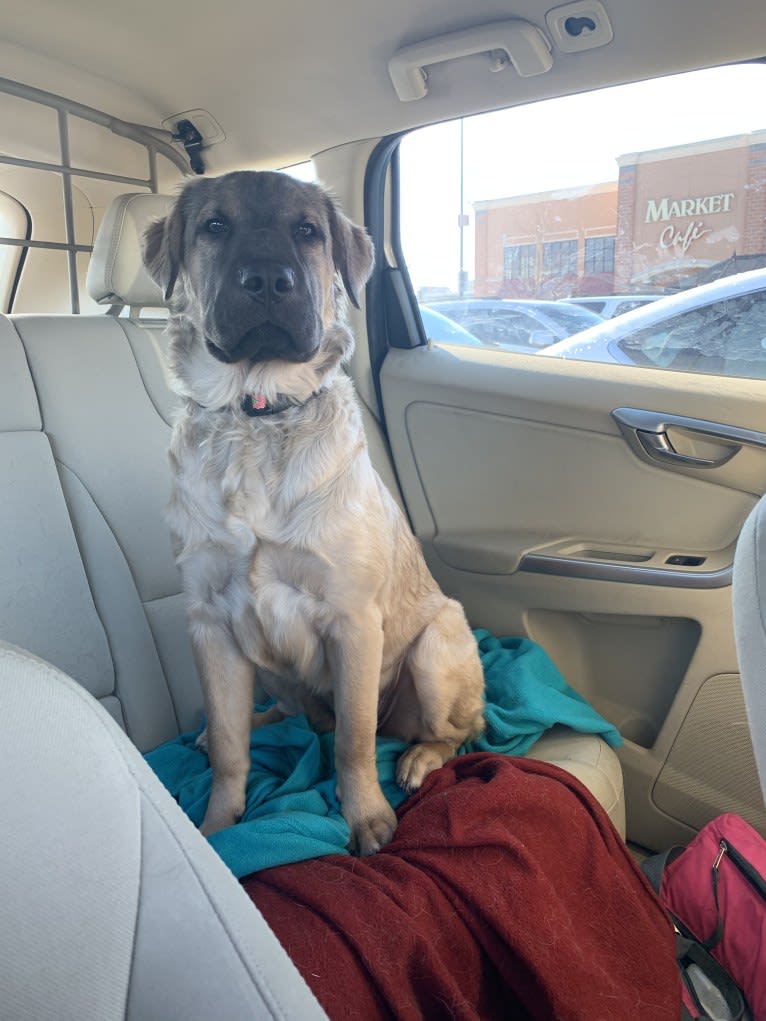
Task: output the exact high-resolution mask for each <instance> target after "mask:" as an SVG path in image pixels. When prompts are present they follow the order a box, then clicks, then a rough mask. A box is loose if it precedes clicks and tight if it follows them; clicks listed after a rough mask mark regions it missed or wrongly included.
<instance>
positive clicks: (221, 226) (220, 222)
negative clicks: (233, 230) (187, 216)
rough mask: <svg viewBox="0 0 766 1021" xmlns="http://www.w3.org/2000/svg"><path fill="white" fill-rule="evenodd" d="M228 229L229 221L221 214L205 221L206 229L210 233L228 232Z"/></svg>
mask: <svg viewBox="0 0 766 1021" xmlns="http://www.w3.org/2000/svg"><path fill="white" fill-rule="evenodd" d="M228 230H229V225H228V223H227V222H226V220H224V219H222V218H221V217H220V216H213V217H212V218H211V219H209V220H206V221H205V231H206V232H207V233H208V234H226V233H227V232H228Z"/></svg>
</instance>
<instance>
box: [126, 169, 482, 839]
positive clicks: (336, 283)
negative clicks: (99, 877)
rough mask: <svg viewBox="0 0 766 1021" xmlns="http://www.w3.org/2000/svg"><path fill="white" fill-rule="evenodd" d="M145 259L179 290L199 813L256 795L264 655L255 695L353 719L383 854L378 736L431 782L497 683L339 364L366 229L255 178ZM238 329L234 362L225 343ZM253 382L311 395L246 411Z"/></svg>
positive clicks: (175, 523) (177, 351)
mask: <svg viewBox="0 0 766 1021" xmlns="http://www.w3.org/2000/svg"><path fill="white" fill-rule="evenodd" d="M211 217H212V218H213V219H215V217H219V218H220V219H221V220H223V221H225V222H226V223H227V224H230V228H229V229H228V232H227V233H226V235H225V236H224V237H219V236H218V234H215V235H211V234H210V227H209V226H206V225H209V224H210V219H211ZM305 223H309V224H311V225H312V226H313V227H315V228H316V236H315V237H313V238H312V239H311V242H310V243H308V242H307V239H306V238H304V237H303V233H305V230H304V229H303V228H300V227H296V225H301V224H305ZM216 229H217V228H216ZM264 253H265V254H264ZM145 258H146V262H147V266H148V267H149V270H150V272H151V273H152V275H153V277H154V278H155V279H156V280H157V281H158V282H159V283H161V285H162V286H163V287H165V288H166V290H167V291H168V293H169V294H172V295H173V307H174V310H173V314H172V315H171V321H170V326H169V330H170V336H171V361H172V369H173V372H174V376H175V380H176V388H177V390H178V392H179V393H180V394H181V395H182V396H183V397H185V398H186V400H185V401H184V402H183V407H182V409H181V412H180V415H179V418H178V421H177V423H176V426H175V429H174V432H173V437H172V443H171V451H170V459H171V465H172V469H173V481H174V486H173V496H172V500H171V504H170V508H169V520H170V525H171V529H172V532H173V534H174V538H175V543H176V553H177V560H178V563H179V565H180V568H181V571H182V574H183V582H184V588H185V591H186V594H187V598H188V610H189V622H190V630H191V636H192V641H193V645H194V650H195V656H196V660H197V664H198V667H199V672H200V676H201V679H202V684H203V688H204V695H205V704H206V711H207V716H208V727H207V735H206V737H207V746H208V750H209V755H210V760H211V764H212V768H213V789H212V793H211V797H210V802H209V805H208V809H207V813H206V816H205V820H204V822H203V825H202V830H203V832H205V833H208V834H209V833H212V832H214V831H216V830H218V829H220V828H222V827H225V826H229V825H231V824H233V823H234V822H235V821H236V820H237V819H238V818H239V816H240V815H241V813H242V811H243V809H244V799H245V779H246V776H247V772H248V766H249V762H248V744H249V732H250V729H251V726H252V725H253V724H254V723H258V722H261V721H258V720H254V719H253V717H252V707H253V698H254V680H255V674H256V671H257V682H258V685H257V693H258V694H259V695H263V694H264V693H266V694H269V695H271V696H273V698H274V699H276V700H277V706H278V708H277V710H276V711H274V710H272V711H270V714H269V716H268V719H267V721H265V722H271V721H272V720H274V719H275V718H278V716H279V714H281V713H285V714H291V713H296V712H307V713H308V714H309V716H310V718H311V719H312V721H313V722H314V724H315V725H316V726H317V727H318V728H320V729H321V728H326V727H328V726H332V725H333V719H334V722H335V727H336V743H335V747H336V767H337V775H338V793H339V797H340V799H341V804H342V809H343V814H344V817H345V818H346V820H347V822H348V824H349V827H350V830H351V835H352V847H353V848H354V849H355V850H357V851H358V852H359V853H362V854H369V853H372V852H374V851H376V850H377V849H378V848H380V847H381V846H383V845H384V844H386V843H387V842H388V841H389V840H390V839H391V836H392V835H393V832H394V829H395V826H396V819H395V816H394V813H393V811H392V810H391V808H390V807H389V805H388V803H387V802H386V800H385V798H384V796H383V793H382V791H381V789H380V784H379V782H378V777H377V770H376V765H375V734H376V732H380V733H383V734H387V735H391V736H396V737H399V738H402V739H404V740H406V741H410V742H413V747H411V748H410V749H409V750H408V751H407V752H406V753H405V754H404V755H403V756H402V758H401V760H400V762H399V765H398V772H397V779H398V782H399V783H400V785H401V786H402V787H403V788H404V789H406V790H408V791H412V790H415V789H416V788H417V787H419V786H420V784H421V783H422V781H423V778H424V777H425V776H426V774H427V773H428V772H430V771H431V770H432V769H435V768H437V767H438V766H440V765H442V763H443V762H444V761H446V759H448V758H449V757H450V756H451V755H453V754H454V752H455V750H456V748H457V747H458V746H459V745H460V744H461V743H462V742H464V741H465V740H466V739H468V738H470V737H472V736H474V735H476V734H477V733H478V732H479V731H480V730H481V727H482V709H483V702H482V691H483V678H482V671H481V666H480V662H479V658H478V653H477V649H476V644H475V641H474V639H473V637H472V635H471V633H470V630H469V628H468V625H467V623H466V619H465V615H464V613H463V610H462V608H461V607H460V605H459V604H458V603H456V602H454V601H453V600H450V599H448V598H447V597H446V596H445V595H444V594H443V593H442V592H441V591H440V589H439V588H438V586H437V584H436V582H435V581H434V580H433V578H432V577H431V575H430V573H429V571H428V568H427V567H426V564H425V561H424V560H423V556H422V553H421V551H420V548H419V546H418V544H417V542H416V540H415V539H414V537H413V535H412V533H411V531H410V529H409V527H408V525H407V523H406V521H405V520H404V518H403V516H402V514H401V512H400V510H399V508H398V506H397V505H396V503H395V502H394V501H393V499H392V498H391V496H390V494H389V493H388V492H387V490H386V489H385V487H384V486H383V484H382V483H381V481H380V479H379V477H378V475H377V474H376V472H375V471H374V469H373V467H372V465H371V463H370V459H369V456H368V453H367V445H366V442H365V437H364V430H363V426H362V421H361V417H360V412H359V408H358V405H357V401H356V397H355V394H354V391H353V387H352V384H351V382H350V381H349V379H348V378H347V377H346V376H345V375H344V374H343V373H342V371H341V363H342V362H343V361H344V360H345V359H346V358H347V357H348V356H349V355H350V353H351V350H352V346H353V341H352V338H351V335H350V333H349V331H348V329H347V327H346V326H345V324H344V321H343V318H344V317H343V301H344V295H343V291H342V289H341V286H340V284H341V282H342V283H343V287H344V289H345V291H346V292H347V293H348V294H349V296H350V297H351V299H352V300H353V301H355V302H356V301H357V296H358V294H359V293H360V291H361V289H362V287H363V286H364V283H365V281H366V279H367V277H368V275H369V272H370V270H371V267H372V248H371V245H370V242H369V239H368V238H367V236H366V234H365V233H364V232H363V231H362V230H361V229H360V228H359V227H356V226H354V225H353V224H351V223H350V221H348V220H347V219H346V218H345V217H344V216H343V214H342V213H341V212H340V211H339V210H338V208H337V207H336V206H335V203H334V202H333V201H332V199H330V198H329V196H328V195H327V193H325V192H324V191H323V190H322V189H321V188H319V187H317V186H314V185H308V184H301V183H298V182H297V181H294V180H293V179H291V178H288V177H286V176H284V175H277V174H267V173H259V174H256V173H241V174H230V175H226V176H224V177H222V178H217V179H207V180H205V179H203V180H201V181H199V182H194V183H192V184H191V185H189V186H187V187H186V188H185V189H184V191H183V192H182V194H181V196H180V198H179V200H178V202H177V204H176V206H175V209H174V210H173V211H172V212H171V214H170V215H169V217H168V218H167V219H166V220H163V221H160V223H158V224H156V225H154V226H153V227H151V228H150V230H149V231H148V233H147V238H146V253H145ZM264 260H265V262H264ZM251 265H257V266H259V267H261V268H260V269H259V270H258V272H259V273H262V274H263V279H264V280H267V281H271V284H270V285H269V286H270V290H269V286H267V287H266V288H265V291H266V292H268V293H265V294H264V293H261V292H258V293H255V292H253V291H252V290H251V291H248V293H246V294H245V295H244V296H243V295H242V293H241V291H242V287H241V286H240V283H238V281H241V280H242V279H244V277H245V276H247V273H245V274H244V276H243V270H242V267H243V266H245V267H249V266H251ZM264 265H267V266H270V267H271V269H263V268H262V267H263V266H264ZM275 266H276V267H278V269H277V270H275V269H274V267H275ZM285 266H287V267H290V269H289V272H287V271H285V270H284V267H285ZM248 272H249V270H248ZM279 273H281V274H282V277H281V278H279V279H284V280H286V279H289V280H291V281H293V280H294V286H291V287H290V288H289V293H287V288H286V285H284V283H283V284H282V285H281V290H280V287H279V286H277V285H274V284H273V281H274V279H277V278H278V274H279ZM251 276H252V274H251ZM258 283H260V278H259V279H258ZM283 292H284V293H283ZM264 322H265V323H266V324H267V327H266V328H267V330H271V329H272V326H273V325H277V326H280V325H282V326H283V329H284V331H285V332H284V333H280V334H278V335H277V334H275V336H277V339H276V340H275V341H274V342H273V343H274V344H276V345H277V349H278V354H277V356H275V355H274V354H273V352H271V353H270V352H269V351H266V352H265V353H264V352H263V351H262V350H261V349H260V347H259V344H260V340H258V339H257V338H258V337H260V336H261V334H257V335H256V334H252V333H248V330H250V329H251V328H252V327H257V326H259V325H260V324H262V323H264ZM296 324H297V325H296ZM301 331H304V332H301ZM312 331H314V332H313V333H312ZM263 336H267V337H271V336H272V334H271V333H268V332H267V333H266V334H263ZM253 337H256V339H255V340H253V339H252V338H253ZM285 337H289V344H288V345H287V346H284V345H285V344H286V341H285V340H284V338H285ZM209 342H212V344H213V345H214V346H213V347H212V348H211V347H210V343H209ZM269 343H271V341H269ZM219 344H220V345H222V346H223V347H224V348H225V347H226V345H229V348H230V349H231V350H232V351H233V352H234V355H233V360H232V361H231V362H224V361H222V360H221V358H220V357H219V356H216V357H214V356H213V354H212V353H211V351H216V350H217V349H218V347H217V346H218V345H219ZM279 345H283V347H279ZM312 345H315V348H314V347H312ZM243 353H244V354H243ZM240 355H242V357H240ZM316 391H320V392H319V395H318V396H313V397H312V396H311V395H312V394H314V393H315V392H316ZM248 393H249V394H260V395H264V397H265V398H266V399H267V400H268V401H274V400H275V399H277V395H278V394H279V395H282V397H285V396H286V397H289V398H291V399H293V400H295V401H296V402H304V401H305V403H298V404H296V406H295V407H290V408H289V409H287V410H285V411H282V412H281V413H279V414H275V415H271V416H266V417H262V418H249V417H247V416H246V415H245V413H244V412H243V411H242V410H241V408H240V404H241V401H242V398H243V396H244V395H245V394H248ZM254 667H255V670H254Z"/></svg>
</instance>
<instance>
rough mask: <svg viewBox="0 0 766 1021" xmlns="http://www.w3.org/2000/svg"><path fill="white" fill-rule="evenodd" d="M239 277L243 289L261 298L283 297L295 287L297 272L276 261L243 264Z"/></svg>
mask: <svg viewBox="0 0 766 1021" xmlns="http://www.w3.org/2000/svg"><path fill="white" fill-rule="evenodd" d="M237 279H238V281H239V285H240V287H242V288H243V290H245V291H248V292H249V293H250V294H253V295H256V296H258V297H261V298H266V297H269V298H282V297H284V296H285V295H287V294H289V293H290V292H291V291H292V290H293V289H294V287H295V273H294V272H293V270H292V269H291V267H290V266H282V265H280V264H279V263H275V262H268V263H261V264H253V265H250V266H241V267H240V268H239V269H238V270H237Z"/></svg>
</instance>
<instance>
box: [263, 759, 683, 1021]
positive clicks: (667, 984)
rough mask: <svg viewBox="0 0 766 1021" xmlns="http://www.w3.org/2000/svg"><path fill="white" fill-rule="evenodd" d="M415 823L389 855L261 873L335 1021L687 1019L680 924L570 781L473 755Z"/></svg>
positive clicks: (432, 781)
mask: <svg viewBox="0 0 766 1021" xmlns="http://www.w3.org/2000/svg"><path fill="white" fill-rule="evenodd" d="M398 815H399V819H400V822H399V827H398V829H397V831H396V835H395V837H394V840H393V842H392V843H391V844H390V845H389V846H388V847H387V848H385V849H384V850H383V851H381V852H379V853H378V854H376V855H374V856H373V857H372V858H367V859H355V858H349V857H345V856H340V855H337V856H331V857H326V858H319V859H315V860H313V861H307V862H300V863H299V864H296V865H284V866H281V867H280V868H274V869H268V870H266V871H264V872H260V873H257V874H256V875H253V876H250V877H248V878H247V879H245V880H244V887H245V889H246V890H247V892H248V893H249V894H250V896H251V897H252V898H253V900H254V901H255V903H256V904H257V905H258V907H259V908H260V910H261V911H262V912H263V914H264V916H265V917H266V919H267V921H268V922H269V924H270V925H271V927H272V928H273V929H274V931H275V932H276V934H277V936H278V937H279V939H280V940H281V942H282V944H283V945H284V947H285V948H286V949H287V951H288V953H289V954H290V956H291V957H292V959H293V961H294V962H295V964H296V965H297V967H298V969H299V970H300V971H301V973H302V975H303V976H304V978H305V979H306V981H307V982H308V984H309V986H311V988H312V989H313V990H314V993H315V995H316V996H317V999H318V1000H319V1001H320V1003H321V1004H322V1005H323V1007H324V1008H325V1010H326V1011H327V1013H328V1015H329V1016H330V1018H331V1019H333V1021H352V1019H353V1021H383V1019H385V1021H390V1019H397V1021H424V1019H425V1021H440V1019H444V1021H447V1019H449V1021H479V1019H480V1021H494V1019H497V1021H501V1019H503V1021H507V1019H509V1018H514V1019H519V1021H526V1019H534V1021H543V1019H545V1021H623V1019H624V1021H666V1019H667V1021H678V1017H679V1015H680V992H679V979H678V974H677V969H676V964H675V952H674V947H675V941H674V936H673V932H672V930H671V927H670V925H669V923H668V921H667V918H666V916H665V914H664V912H663V910H662V908H661V907H660V905H659V902H658V901H657V899H656V898H655V896H654V894H653V892H652V891H651V889H650V888H649V886H648V884H647V883H646V881H645V880H644V878H643V876H642V875H641V873H640V871H639V870H638V868H637V867H636V866H635V864H634V862H633V860H632V858H631V856H630V854H629V852H628V851H627V849H626V847H625V845H624V844H623V843H622V841H621V840H620V838H619V836H618V834H617V833H616V831H615V830H614V828H613V827H612V825H611V823H610V822H609V819H608V818H607V816H606V814H605V813H604V811H603V810H602V809H601V807H600V806H599V805H598V804H597V803H596V801H595V800H594V799H593V797H592V796H591V795H590V794H589V792H588V791H587V790H586V789H585V788H584V787H583V786H582V784H580V783H579V782H578V781H577V780H576V779H575V778H574V777H572V776H571V775H570V774H569V773H566V772H564V771H563V770H560V769H558V768H557V767H555V766H551V765H548V764H547V763H543V762H535V761H533V760H529V759H512V758H506V757H504V756H499V755H489V754H483V753H478V754H474V755H466V756H463V757H461V758H457V759H453V760H452V761H451V762H450V763H448V764H447V765H446V766H445V767H444V768H442V769H439V770H437V771H436V772H434V773H432V774H431V775H430V776H429V777H428V778H427V779H426V781H425V783H424V785H423V788H422V790H421V791H420V792H419V793H418V794H417V795H415V796H414V797H412V798H410V799H409V800H408V801H406V802H405V803H404V805H403V806H402V807H401V809H400V810H399V813H398Z"/></svg>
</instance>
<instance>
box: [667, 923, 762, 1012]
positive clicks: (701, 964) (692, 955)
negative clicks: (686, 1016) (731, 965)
mask: <svg viewBox="0 0 766 1021" xmlns="http://www.w3.org/2000/svg"><path fill="white" fill-rule="evenodd" d="M671 917H672V915H671ZM674 921H675V919H674ZM676 930H677V931H676V960H677V961H678V964H679V966H680V968H681V978H682V981H683V982H684V984H685V985H686V988H687V989H688V990H689V993H690V995H691V997H692V1000H693V1001H694V1003H695V1005H696V1006H697V1007H698V1008H699V1011H700V1013H699V1014H698V1015H697V1017H698V1018H700V1019H705V1018H708V1015H707V1014H706V1013H705V1012H704V1009H703V1007H702V1004H701V1003H700V1000H699V997H698V995H697V990H696V989H695V987H694V984H693V982H692V981H691V979H690V977H689V975H688V974H687V971H686V968H687V965H689V964H696V965H697V967H698V968H699V969H700V971H701V972H703V974H704V975H706V976H707V977H708V978H709V979H710V981H711V983H712V984H713V985H714V986H715V988H716V989H717V990H718V992H719V993H720V994H721V996H722V997H723V998H724V1000H725V1002H726V1006H727V1007H728V1008H729V1013H730V1014H731V1016H732V1018H733V1019H734V1021H742V1019H744V1018H745V1017H746V1010H747V1008H746V1005H745V997H744V996H743V995H742V990H741V989H740V988H739V986H738V985H737V984H736V982H735V981H734V979H733V978H732V977H731V975H729V973H728V972H727V971H726V969H725V968H723V967H722V966H721V965H720V964H719V963H718V961H716V959H715V958H714V957H711V955H710V954H709V953H708V952H707V950H706V949H705V948H704V947H703V946H702V944H701V943H699V942H698V941H697V940H696V939H694V938H693V937H690V936H686V935H684V934H683V933H682V932H679V931H678V925H676ZM684 1009H685V1008H684ZM687 1013H688V1012H687ZM682 1017H683V1013H682Z"/></svg>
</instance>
